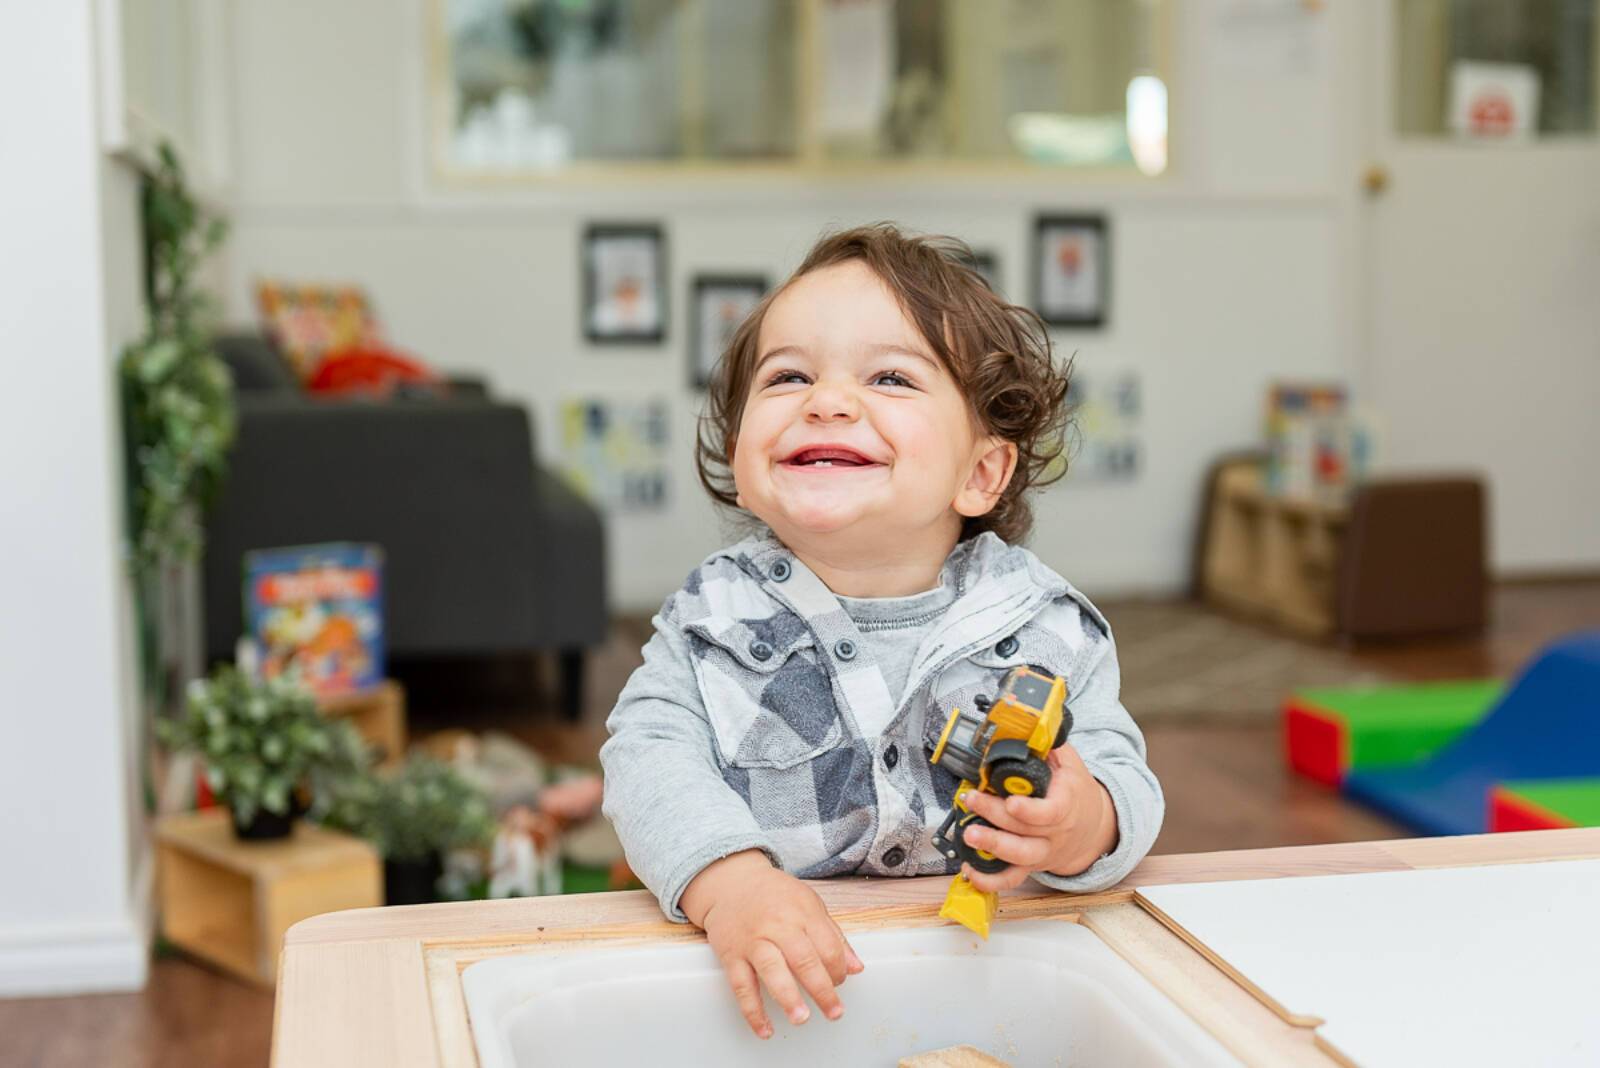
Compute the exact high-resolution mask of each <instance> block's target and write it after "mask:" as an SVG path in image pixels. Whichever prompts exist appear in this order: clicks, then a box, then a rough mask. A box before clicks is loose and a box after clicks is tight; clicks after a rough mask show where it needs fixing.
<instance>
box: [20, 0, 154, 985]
mask: <svg viewBox="0 0 1600 1068" xmlns="http://www.w3.org/2000/svg"><path fill="white" fill-rule="evenodd" d="M93 29H94V28H93V26H92V25H91V19H90V16H89V5H88V4H86V3H64V4H41V5H9V6H6V7H4V8H0V130H4V131H5V132H6V133H5V136H6V142H5V149H4V151H5V153H6V158H5V166H4V167H3V168H0V233H3V234H4V235H5V242H4V245H3V246H0V338H3V339H4V346H5V348H4V367H5V371H6V388H5V389H4V390H3V391H0V493H3V495H4V500H5V520H4V521H3V522H0V559H5V560H7V561H10V562H11V566H10V567H9V568H8V580H7V591H6V592H7V597H6V602H5V603H6V607H5V608H4V609H0V722H3V723H4V725H5V728H6V731H7V734H6V743H5V745H3V746H0V806H3V808H4V810H5V812H6V813H7V816H6V818H5V819H4V820H0V857H4V858H5V878H4V879H3V880H0V994H25V993H48V992H53V991H88V990H111V989H131V988H135V987H138V986H140V985H142V984H143V982H144V977H145V972H146V958H145V946H146V941H147V937H146V916H147V904H146V902H147V897H148V892H149V866H148V846H147V844H146V836H145V835H144V833H143V825H142V824H143V817H142V815H141V809H140V807H139V805H138V802H137V794H136V782H137V780H136V778H135V777H134V775H133V766H134V764H133V761H134V756H133V754H134V750H133V748H132V747H131V746H130V744H129V739H130V737H131V735H132V732H133V724H134V723H135V722H136V715H137V696H136V693H137V690H136V686H135V684H134V681H133V680H134V675H133V663H132V631H131V627H130V624H129V601H128V596H127V585H126V582H125V579H124V572H123V569H122V559H121V539H122V522H123V518H122V507H123V506H122V474H121V471H122V454H121V441H120V429H119V428H120V414H119V400H118V397H117V393H116V390H115V380H114V374H113V360H114V355H115V353H116V351H117V349H118V348H119V347H120V345H121V343H122V342H123V341H124V340H126V339H127V338H128V337H130V336H131V335H132V334H134V333H136V332H137V330H138V328H139V323H138V311H137V309H138V296H137V284H138V282H137V279H138V268H137V242H138V238H137V224H136V219H137V185H136V183H135V182H134V180H133V178H132V177H131V175H129V174H128V173H127V172H125V171H124V170H123V169H122V168H121V166H120V165H118V164H113V163H110V162H109V161H107V160H105V159H104V157H103V156H102V154H101V151H100V139H99V129H98V126H97V109H96V95H95V94H96V91H97V89H96V84H95V58H94V57H95V50H94V39H93ZM130 265H131V267H130Z"/></svg>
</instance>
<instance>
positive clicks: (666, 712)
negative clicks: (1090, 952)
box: [600, 534, 1165, 922]
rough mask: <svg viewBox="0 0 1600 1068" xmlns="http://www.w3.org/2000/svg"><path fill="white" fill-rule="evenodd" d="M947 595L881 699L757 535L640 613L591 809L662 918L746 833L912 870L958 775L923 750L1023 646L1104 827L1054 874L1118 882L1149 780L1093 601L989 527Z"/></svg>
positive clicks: (808, 581) (949, 567)
mask: <svg viewBox="0 0 1600 1068" xmlns="http://www.w3.org/2000/svg"><path fill="white" fill-rule="evenodd" d="M943 578H944V580H945V581H947V582H950V583H952V584H953V585H954V587H955V590H956V598H955V601H954V603H952V604H951V605H950V606H949V608H947V609H946V610H945V613H944V616H943V618H942V620H941V622H940V625H939V626H937V627H934V628H932V629H931V630H930V632H929V633H928V635H927V636H926V638H925V639H924V641H923V643H922V646H921V648H920V649H919V650H918V652H917V655H916V659H915V660H914V661H913V663H912V666H911V673H910V676H909V677H908V678H907V681H906V687H905V693H904V696H903V697H902V698H901V700H900V702H899V704H898V705H897V704H896V703H895V702H894V700H893V699H892V698H891V696H890V693H889V690H888V687H887V686H886V685H885V684H884V680H883V675H882V672H880V671H879V670H878V667H877V665H876V664H875V663H874V662H873V661H872V658H871V657H870V656H869V655H867V654H866V652H865V651H864V650H865V649H866V645H865V643H864V642H863V641H862V637H861V635H860V633H859V632H858V631H857V629H856V625H855V624H854V622H852V620H851V618H850V616H849V615H848V614H847V613H846V611H845V610H844V608H843V607H841V606H840V604H839V601H838V599H837V598H836V597H834V595H833V593H832V591H830V590H829V589H828V587H827V586H826V585H824V584H823V582H822V580H821V579H819V578H818V577H817V576H816V574H815V573H813V572H812V571H811V570H810V569H809V568H808V567H806V565H805V564H803V563H801V562H800V560H799V559H798V558H796V557H795V556H794V554H793V553H791V552H790V551H789V550H788V549H787V548H785V547H784V545H783V544H782V543H781V542H779V541H778V540H776V539H775V538H773V537H772V536H771V535H770V534H767V535H763V536H759V537H754V538H750V539H748V540H746V541H743V542H740V543H739V544H737V545H734V546H731V547H730V548H727V549H724V550H722V551H720V552H717V553H714V554H713V555H711V556H710V557H708V558H707V559H706V561H705V562H704V563H702V564H701V565H700V566H699V567H698V568H696V569H695V570H694V571H693V572H692V573H691V574H690V575H689V578H688V581H687V582H686V583H685V584H684V586H683V589H681V590H679V591H678V592H677V593H674V594H673V595H672V596H671V597H669V598H667V601H666V603H665V604H664V605H663V606H662V609H661V612H660V614H659V615H657V616H656V617H655V620H654V624H655V629H656V632H655V635H654V636H653V637H652V638H651V639H650V641H649V643H648V644H647V645H646V646H645V647H644V661H645V662H644V665H643V666H642V667H640V668H639V669H638V670H637V671H636V672H634V674H633V676H632V677H631V678H630V679H629V680H628V684H627V686H626V687H624V689H623V691H622V694H621V696H619V697H618V699H617V705H616V708H615V709H614V710H613V711H612V713H611V717H610V719H609V720H608V721H607V724H606V726H607V729H608V730H609V732H610V738H609V739H608V740H607V742H606V744H605V746H604V747H603V748H602V749H601V752H600V760H601V763H602V764H603V765H604V768H605V806H604V811H605V814H606V816H607V817H608V818H609V819H610V820H611V821H612V823H613V824H614V825H615V826H616V829H617V833H618V835H619V836H620V837H621V839H622V844H623V847H624V849H625V850H626V851H627V855H628V862H629V864H630V865H631V866H632V867H633V870H634V871H635V872H636V873H637V874H638V875H639V877H640V878H641V879H642V880H643V881H644V883H645V885H646V886H648V887H649V888H650V890H651V891H652V892H653V893H654V894H655V895H656V898H657V899H658V900H659V901H660V902H661V907H662V910H663V911H664V912H665V913H666V914H667V916H668V917H669V918H670V919H673V920H678V921H680V922H683V921H685V917H684V915H683V912H682V910H681V909H680V908H679V904H678V901H679V898H680V897H681V896H682V895H683V891H684V888H685V887H686V886H688V884H689V882H690V880H692V879H693V878H694V877H695V876H696V875H698V874H699V873H700V871H701V870H703V869H704V868H705V867H706V866H707V865H708V864H710V863H711V862H713V861H715V860H717V859H718V858H720V857H724V856H728V855H729V854H732V853H737V852H740V851H741V850H747V849H760V850H762V851H764V852H765V853H766V854H767V856H768V857H770V858H771V860H772V861H773V863H774V864H776V865H778V866H780V867H781V868H782V869H783V870H784V871H787V872H790V873H792V874H794V875H797V876H799V877H801V878H821V877H824V876H831V875H846V874H860V875H878V876H886V875H930V874H940V873H950V872H953V871H956V870H958V869H959V864H958V863H957V862H955V861H951V860H948V859H946V858H945V857H944V856H943V855H941V854H940V853H939V852H938V851H937V850H936V849H935V848H934V847H933V845H932V841H931V840H932V837H933V833H934V831H935V830H937V829H938V826H939V823H940V822H941V820H942V819H943V817H944V815H945V813H946V812H947V811H948V810H949V807H950V802H951V798H952V796H953V794H954V792H955V788H956V785H957V781H956V779H955V778H954V777H953V776H952V775H951V774H950V773H949V772H947V771H945V770H943V769H942V768H936V767H934V766H932V765H931V764H929V763H928V752H929V751H930V750H931V749H932V747H933V745H934V744H935V743H936V742H937V740H938V737H939V734H940V732H941V731H942V730H943V728H944V724H945V720H946V719H947V718H948V716H949V714H950V710H951V709H952V708H955V707H961V708H971V707H972V701H973V698H974V697H975V696H976V695H978V694H993V693H994V690H995V686H996V684H997V683H998V682H999V680H1000V677H1001V676H1002V675H1003V674H1004V673H1005V671H1006V670H1007V669H1008V668H1011V667H1013V666H1015V665H1017V664H1031V665H1034V666H1036V667H1039V668H1042V669H1043V670H1045V671H1047V672H1050V673H1053V674H1058V675H1061V676H1063V677H1064V678H1065V679H1066V680H1067V688H1068V707H1070V708H1071V710H1072V714H1073V724H1074V725H1073V730H1072V734H1071V736H1070V739H1069V742H1070V744H1071V745H1072V746H1073V748H1074V749H1076V750H1077V752H1078V754H1079V755H1080V756H1081V757H1082V758H1083V761H1084V763H1085V764H1086V765H1087V766H1088V768H1089V770H1090V772H1092V773H1093V774H1094V776H1095V777H1096V778H1097V779H1099V780H1100V781H1101V782H1102V783H1104V784H1105V786H1106V790H1107V791H1108V792H1109V793H1110V795H1111V799H1112V801H1113V803H1114V804H1115V806H1116V813H1117V824H1118V828H1119V832H1120V839H1119V841H1118V844H1117V847H1116V848H1115V850H1114V851H1113V852H1111V853H1109V854H1107V855H1106V856H1104V857H1102V858H1100V859H1099V860H1098V861H1096V862H1095V863H1094V864H1093V865H1092V866H1091V867H1090V868H1089V869H1088V870H1086V871H1084V872H1082V873H1080V874H1078V875H1075V876H1072V877H1070V878H1065V877H1061V876H1055V875H1047V874H1043V873H1036V874H1034V875H1033V878H1034V879H1036V880H1038V881H1039V882H1041V883H1043V884H1045V885H1046V886H1051V887H1055V888H1057V889H1061V890H1078V891H1082V890H1096V889H1100V888H1103V887H1106V886H1110V885H1111V884H1113V883H1115V882H1117V881H1119V880H1120V879H1122V878H1123V877H1124V876H1126V875H1127V874H1128V872H1129V871H1131V870H1132V868H1133V866H1134V865H1135V864H1137V863H1138V862H1139V860H1140V859H1141V858H1142V857H1143V856H1144V855H1145V854H1146V853H1147V852H1149V850H1150V847H1151V845H1152V844H1153V843H1154V842H1155V838H1156V832H1157V831H1159V830H1160V828H1161V817H1162V813H1163V811H1164V804H1165V803H1164V801H1163V799H1162V796H1161V787H1160V785H1159V784H1158V783H1157V782H1156V779H1155V776H1154V775H1152V774H1151V772H1150V769H1149V768H1148V767H1147V766H1146V765H1145V748H1144V739H1143V737H1142V736H1141V735H1140V733H1139V729H1138V728H1137V727H1136V726H1134V723H1133V720H1132V719H1131V718H1130V717H1129V716H1128V713H1127V711H1126V710H1124V709H1123V707H1122V704H1121V702H1120V701H1119V700H1118V697H1117V691H1118V686H1119V676H1118V670H1117V654H1116V648H1115V646H1114V645H1113V643H1112V640H1111V631H1110V629H1109V627H1108V626H1107V625H1106V621H1105V619H1104V618H1103V617H1102V616H1101V615H1100V613H1099V612H1098V611H1097V610H1096V609H1095V607H1094V606H1093V605H1091V604H1090V603H1089V601H1088V599H1087V598H1085V597H1084V596H1083V595H1082V594H1081V593H1079V592H1078V591H1077V590H1075V589H1073V588H1072V586H1071V585H1070V584H1068V583H1067V582H1066V580H1064V579H1062V578H1061V577H1060V576H1059V575H1057V574H1056V573H1055V572H1053V571H1051V570H1050V569H1049V568H1048V567H1046V566H1045V565H1044V564H1042V563H1040V561H1039V559H1038V558H1037V557H1036V556H1034V555H1033V554H1032V553H1031V552H1029V551H1028V550H1026V549H1022V548H1018V547H1014V546H1010V545H1007V544H1006V543H1005V542H1003V541H1001V540H1000V539H999V538H998V537H996V536H994V535H993V534H982V535H979V536H978V537H976V538H973V539H970V540H968V541H965V542H962V543H960V544H959V545H957V546H956V548H955V550H954V552H952V553H951V555H950V558H949V559H948V560H947V561H946V563H945V568H944V572H943Z"/></svg>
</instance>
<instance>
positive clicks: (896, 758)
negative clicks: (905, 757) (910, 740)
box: [883, 742, 900, 771]
mask: <svg viewBox="0 0 1600 1068" xmlns="http://www.w3.org/2000/svg"><path fill="white" fill-rule="evenodd" d="M898 763H900V747H899V746H897V745H895V744H893V743H892V742H891V743H890V745H889V748H887V749H885V750H884V751H883V766H884V767H886V768H888V769H890V770H891V771H892V770H894V766H895V765H896V764H898Z"/></svg>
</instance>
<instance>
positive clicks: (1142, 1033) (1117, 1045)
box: [462, 920, 1238, 1068]
mask: <svg viewBox="0 0 1600 1068" xmlns="http://www.w3.org/2000/svg"><path fill="white" fill-rule="evenodd" d="M850 943H851V945H852V946H854V947H855V950H856V952H857V954H858V955H859V956H860V957H861V959H862V962H863V963H864V964H865V965H866V970H865V971H864V972H863V973H862V974H860V975H856V976H852V977H851V978H850V979H849V980H848V981H847V982H846V983H845V984H844V986H843V987H841V988H840V996H841V998H842V1000H843V1002H844V1006H845V1013H844V1016H843V1018H841V1019H840V1020H837V1021H829V1020H827V1019H825V1018H824V1017H823V1016H822V1014H821V1013H820V1012H817V1011H816V1010H815V1008H814V1007H813V1009H812V1013H811V1019H810V1021H809V1022H807V1023H805V1024H803V1025H800V1026H794V1025H791V1024H790V1023H789V1022H788V1021H787V1020H786V1019H784V1018H783V1015H782V1014H781V1013H780V1012H779V1011H778V1010H777V1008H776V1006H775V1005H774V1004H773V1003H772V1002H771V1000H770V999H769V1000H768V1012H769V1014H770V1015H771V1017H772V1022H773V1027H774V1029H775V1032H776V1033H775V1034H774V1035H773V1037H772V1038H771V1039H768V1040H767V1041H765V1042H763V1041H761V1040H760V1039H758V1038H756V1037H755V1036H754V1035H753V1034H751V1032H750V1030H749V1028H748V1027H747V1026H746V1025H745V1022H744V1018H743V1017H742V1016H741V1015H740V1014H739V1011H738V1008H737V1006H736V1005H735V1003H734V1000H733V995H732V993H731V992H730V991H729V990H728V986H727V982H726V980H724V978H723V976H722V970H721V968H720V967H719V965H718V964H717V961H716V958H715V957H714V956H713V955H712V953H711V950H710V948H709V947H707V946H705V945H703V944H696V945H668V946H635V947H623V948H611V949H602V948H570V949H558V950H541V951H538V952H534V953H528V954H522V955H518V956H513V957H498V958H494V959H491V960H486V961H480V962H479V963H477V964H474V965H472V966H471V967H469V968H467V969H466V971H465V972H464V973H463V975H462V982H463V984H464V987H465V991H466V999H467V1010H468V1014H469V1016H470V1018H471V1021H472V1029H473V1034H474V1038H475V1040H476V1042H477V1047H478V1055H479V1059H480V1061H481V1063H482V1068H534V1066H540V1065H572V1064H633V1063H638V1064H661V1065H670V1064H685V1065H690V1064H692V1065H720V1064H745V1063H757V1062H759V1063H760V1064H762V1065H763V1066H766V1065H808V1066H809V1065H830V1066H843V1065H857V1064H884V1065H893V1064H895V1063H896V1061H898V1060H899V1058H901V1057H904V1056H907V1055H909V1054H912V1053H918V1052H922V1051H925V1050H931V1049H940V1048H943V1047H945V1046H954V1045H959V1044H962V1043H965V1044H967V1045H971V1046H976V1047H977V1048H979V1049H982V1050H986V1051H987V1052H989V1053H991V1054H993V1055H994V1056H996V1057H999V1058H1001V1059H1002V1060H1005V1061H1008V1062H1010V1063H1012V1064H1015V1065H1019V1066H1021V1065H1118V1066H1121V1068H1142V1066H1157V1065H1185V1066H1187V1065H1234V1064H1237V1063H1238V1061H1237V1060H1236V1059H1235V1058H1233V1057H1232V1056H1231V1055H1230V1054H1229V1053H1228V1052H1227V1051H1226V1050H1225V1049H1224V1048H1223V1047H1222V1046H1221V1045H1220V1044H1219V1043H1218V1042H1217V1041H1216V1040H1215V1039H1214V1038H1212V1037H1211V1035H1210V1034H1209V1033H1207V1032H1206V1031H1205V1030H1204V1029H1202V1028H1201V1027H1200V1026H1199V1025H1198V1024H1196V1023H1195V1022H1194V1021H1193V1020H1191V1019H1190V1018H1189V1017H1188V1016H1187V1015H1186V1014H1185V1013H1184V1012H1183V1011H1182V1010H1181V1009H1179V1008H1178V1007H1177V1005H1175V1004H1174V1003H1173V1002H1171V1001H1170V1000H1168V999H1167V998H1166V996H1165V995H1163V994H1162V993H1161V992H1160V991H1159V990H1157V989H1156V988H1155V987H1154V986H1153V985H1151V984H1150V982H1149V981H1148V980H1146V979H1145V978H1144V977H1143V976H1141V975H1140V974H1139V973H1138V972H1137V971H1135V970H1134V969H1133V967H1132V966H1131V965H1129V964H1128V963H1127V962H1126V961H1124V960H1123V959H1122V958H1121V957H1119V956H1117V954H1116V953H1115V952H1114V951H1113V950H1112V949H1111V948H1110V947H1109V946H1107V945H1106V944H1105V943H1104V942H1102V941H1100V939H1099V938H1097V937H1095V935H1094V934H1093V933H1091V932H1090V931H1088V930H1086V929H1084V928H1082V927H1080V926H1078V925H1077V924H1075V923H1070V922H1066V921H1060V920H1032V921H1018V922H1009V923H1000V924H997V925H996V926H995V929H994V932H993V934H992V935H991V937H990V939H989V941H988V942H987V943H984V942H981V941H979V940H978V939H977V938H976V937H974V936H973V935H972V934H971V933H969V932H968V931H966V930H964V929H962V928H959V927H926V928H910V929H901V930H884V931H870V932H857V933H855V934H854V935H852V936H851V939H850Z"/></svg>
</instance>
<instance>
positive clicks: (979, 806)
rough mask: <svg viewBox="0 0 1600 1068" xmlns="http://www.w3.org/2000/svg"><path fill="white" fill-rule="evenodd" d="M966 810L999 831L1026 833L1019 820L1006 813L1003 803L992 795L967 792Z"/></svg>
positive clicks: (1025, 827) (980, 792) (1025, 825)
mask: <svg viewBox="0 0 1600 1068" xmlns="http://www.w3.org/2000/svg"><path fill="white" fill-rule="evenodd" d="M964 797H965V799H966V802H967V808H969V809H971V810H972V811H973V812H976V813H977V814H978V815H980V816H982V817H983V818H984V819H986V820H988V821H989V822H990V823H992V824H994V825H995V826H996V827H999V828H1000V829H1001V830H1006V831H1012V832H1014V833H1027V830H1028V826H1027V824H1024V823H1023V822H1022V821H1021V820H1018V819H1017V818H1016V817H1014V816H1012V815H1011V813H1010V812H1008V811H1006V805H1005V801H1004V799H1002V798H999V797H996V796H994V795H993V794H986V793H983V792H982V791H980V790H969V791H968V792H967V793H966V794H965V795H964Z"/></svg>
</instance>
